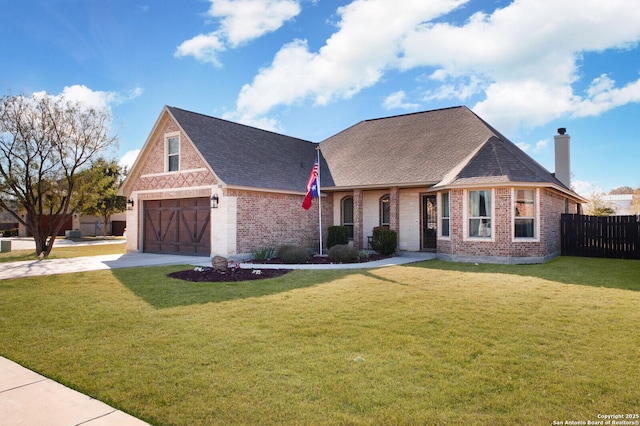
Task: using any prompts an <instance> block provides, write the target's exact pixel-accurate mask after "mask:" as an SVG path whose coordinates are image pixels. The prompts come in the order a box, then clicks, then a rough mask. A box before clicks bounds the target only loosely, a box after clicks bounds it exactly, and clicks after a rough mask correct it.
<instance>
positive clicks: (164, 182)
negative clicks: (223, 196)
mask: <svg viewBox="0 0 640 426" xmlns="http://www.w3.org/2000/svg"><path fill="white" fill-rule="evenodd" d="M175 132H178V133H179V135H180V171H178V172H170V173H168V172H166V170H165V167H166V166H165V135H166V134H168V133H175ZM146 155H147V157H146V159H145V160H144V163H143V167H142V168H141V170H140V172H139V173H138V174H137V175H136V176H132V178H134V185H133V188H132V190H133V191H149V190H159V189H171V188H192V187H199V186H211V185H215V184H217V183H218V182H217V180H216V178H215V176H214V175H213V173H211V172H210V171H209V169H208V168H207V166H206V164H205V163H204V161H203V160H202V158H201V157H200V155H199V154H198V152H197V151H196V149H195V148H194V147H193V145H192V144H191V143H190V142H189V140H188V139H187V137H186V136H185V135H184V134H183V133H181V132H179V128H178V126H177V125H176V123H175V122H174V121H173V120H171V119H169V118H168V116H165V117H164V118H163V119H162V120H161V121H160V124H159V126H158V130H157V131H156V132H155V133H154V134H153V135H152V139H151V140H150V141H149V146H147V153H146Z"/></svg>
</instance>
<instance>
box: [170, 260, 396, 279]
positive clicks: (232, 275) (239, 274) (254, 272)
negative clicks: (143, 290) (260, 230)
mask: <svg viewBox="0 0 640 426" xmlns="http://www.w3.org/2000/svg"><path fill="white" fill-rule="evenodd" d="M388 257H389V256H381V255H379V254H372V255H370V256H369V258H367V259H354V260H352V261H351V262H334V261H332V260H331V259H329V258H328V257H326V256H312V257H310V258H309V260H307V261H306V262H305V263H306V264H309V265H322V264H325V265H330V264H339V263H366V262H372V261H374V260H381V259H387V258H388ZM250 263H253V264H270V265H286V264H285V263H284V262H283V261H282V259H280V258H278V257H275V258H272V259H268V260H255V259H254V260H251V261H250ZM291 271H292V269H284V268H283V269H256V268H246V269H245V268H242V269H236V270H229V271H227V272H225V273H222V272H216V271H214V270H213V268H197V269H196V268H194V269H189V270H186V271H178V272H172V273H171V274H169V275H168V276H169V277H170V278H177V279H180V280H184V281H190V282H237V281H251V280H264V279H267V278H276V277H280V276H282V275H284V274H286V273H288V272H291Z"/></svg>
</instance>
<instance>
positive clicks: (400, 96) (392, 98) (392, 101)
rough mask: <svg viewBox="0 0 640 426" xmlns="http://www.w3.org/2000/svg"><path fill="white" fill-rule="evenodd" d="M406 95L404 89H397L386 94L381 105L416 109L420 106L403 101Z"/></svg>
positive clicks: (388, 107) (387, 107)
mask: <svg viewBox="0 0 640 426" xmlns="http://www.w3.org/2000/svg"><path fill="white" fill-rule="evenodd" d="M406 97H407V94H406V93H405V92H404V90H398V91H397V92H393V93H392V94H390V95H389V96H387V97H386V98H385V100H384V102H383V103H382V105H383V106H384V107H385V108H386V109H398V108H400V109H416V108H418V107H419V106H420V105H419V104H414V103H409V102H405V101H404V100H405V98H406Z"/></svg>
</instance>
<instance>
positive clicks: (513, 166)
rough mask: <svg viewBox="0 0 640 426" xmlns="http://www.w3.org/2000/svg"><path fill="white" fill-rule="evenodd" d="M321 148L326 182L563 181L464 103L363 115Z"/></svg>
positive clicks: (473, 182) (346, 185)
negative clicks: (394, 113) (389, 114)
mask: <svg viewBox="0 0 640 426" xmlns="http://www.w3.org/2000/svg"><path fill="white" fill-rule="evenodd" d="M320 148H321V151H322V155H323V156H324V158H325V160H326V163H327V165H328V168H329V169H330V172H331V175H330V177H331V178H332V180H331V181H325V179H324V178H323V185H324V186H325V187H326V186H336V187H341V186H345V187H354V186H377V185H379V186H388V185H399V186H402V185H414V184H436V183H440V182H441V181H443V179H445V178H446V179H447V182H441V184H464V183H468V184H475V183H482V184H490V183H501V182H545V183H554V184H559V185H561V184H560V182H559V181H557V180H556V179H555V178H554V177H553V175H551V173H549V172H548V171H547V170H546V169H544V168H543V167H542V166H540V165H539V164H538V163H537V162H535V161H534V160H533V159H532V158H531V157H529V156H528V155H527V154H525V153H524V152H523V151H522V150H520V149H519V148H518V147H517V146H515V145H514V144H513V143H512V142H510V141H509V140H508V139H507V138H505V137H504V136H503V135H502V134H500V133H499V132H498V131H496V130H495V129H494V128H493V127H491V126H490V125H489V124H487V123H486V122H485V121H483V120H482V119H481V118H479V117H478V116H477V115H475V114H474V113H473V112H472V111H471V110H470V109H469V108H467V107H464V106H460V107H453V108H446V109H439V110H434V111H427V112H420V113H414V114H406V115H399V116H394V117H388V118H381V119H375V120H366V121H362V122H360V123H358V124H356V125H355V126H352V127H350V128H348V129H346V130H344V131H343V132H341V133H338V134H336V135H334V136H332V137H330V138H328V139H326V140H325V141H323V142H321V143H320ZM325 175H326V174H325ZM324 177H325V178H326V177H327V176H324Z"/></svg>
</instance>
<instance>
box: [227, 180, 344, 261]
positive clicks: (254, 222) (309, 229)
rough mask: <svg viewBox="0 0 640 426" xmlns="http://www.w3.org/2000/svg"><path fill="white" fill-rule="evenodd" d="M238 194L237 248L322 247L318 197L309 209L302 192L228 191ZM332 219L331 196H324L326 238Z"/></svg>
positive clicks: (233, 195) (323, 226) (247, 250)
mask: <svg viewBox="0 0 640 426" xmlns="http://www.w3.org/2000/svg"><path fill="white" fill-rule="evenodd" d="M226 195H228V196H231V197H237V200H238V203H237V205H238V207H237V209H238V210H237V231H236V235H237V251H238V253H250V252H251V251H252V250H255V249H260V248H264V247H273V248H278V247H280V246H283V245H288V244H290V245H295V246H300V247H305V248H312V249H315V250H318V249H319V237H318V225H319V224H318V199H317V198H316V199H314V200H313V205H312V207H311V208H310V209H309V210H304V209H303V208H302V200H303V199H304V196H302V195H291V194H278V193H264V192H253V191H236V190H233V191H231V190H230V191H228V192H227V194H226ZM332 218H333V205H332V197H323V198H322V222H323V224H322V233H323V241H326V236H327V228H328V227H329V226H331V221H332Z"/></svg>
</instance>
